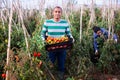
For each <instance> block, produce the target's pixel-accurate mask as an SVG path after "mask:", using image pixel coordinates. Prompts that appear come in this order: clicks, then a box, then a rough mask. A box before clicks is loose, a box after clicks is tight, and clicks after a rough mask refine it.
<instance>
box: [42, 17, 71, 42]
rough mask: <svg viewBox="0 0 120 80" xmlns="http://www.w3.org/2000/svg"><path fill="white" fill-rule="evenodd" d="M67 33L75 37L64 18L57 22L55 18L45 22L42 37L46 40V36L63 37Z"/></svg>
mask: <svg viewBox="0 0 120 80" xmlns="http://www.w3.org/2000/svg"><path fill="white" fill-rule="evenodd" d="M65 34H66V35H69V36H70V37H71V38H73V37H72V35H71V32H70V28H69V24H68V22H67V21H66V20H63V19H61V20H60V21H59V22H55V21H54V20H53V19H50V20H46V21H45V22H44V25H43V27H42V31H41V38H42V39H43V40H45V36H51V37H61V36H63V35H65Z"/></svg>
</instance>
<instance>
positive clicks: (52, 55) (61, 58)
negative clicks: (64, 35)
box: [48, 50, 66, 72]
mask: <svg viewBox="0 0 120 80" xmlns="http://www.w3.org/2000/svg"><path fill="white" fill-rule="evenodd" d="M48 54H49V59H50V61H51V62H52V63H53V64H54V63H55V60H56V59H57V61H58V69H59V71H60V72H64V70H65V59H66V50H61V51H55V52H49V53H48Z"/></svg>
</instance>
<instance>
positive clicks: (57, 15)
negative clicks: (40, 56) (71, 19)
mask: <svg viewBox="0 0 120 80" xmlns="http://www.w3.org/2000/svg"><path fill="white" fill-rule="evenodd" d="M61 16H62V8H61V7H59V6H56V7H55V8H54V9H53V19H50V20H46V21H45V22H44V25H43V28H42V31H41V37H42V39H43V40H45V36H51V37H57V38H58V37H61V36H64V35H69V36H70V37H71V38H73V37H72V35H71V32H70V28H69V24H68V22H67V21H66V20H63V19H61ZM48 54H49V59H50V61H51V62H52V63H53V64H54V63H55V60H56V58H57V61H58V69H59V71H60V74H62V75H63V74H64V71H65V66H64V65H65V59H66V50H61V51H55V52H48ZM61 77H62V76H61Z"/></svg>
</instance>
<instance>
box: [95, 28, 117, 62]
mask: <svg viewBox="0 0 120 80" xmlns="http://www.w3.org/2000/svg"><path fill="white" fill-rule="evenodd" d="M93 31H94V34H93V38H94V43H93V47H94V52H95V55H94V59H95V60H97V59H98V58H99V57H100V54H99V50H98V49H99V46H98V45H99V44H98V43H97V39H98V38H100V37H102V38H103V41H102V43H103V42H104V41H105V40H107V39H108V31H107V30H106V29H104V28H100V27H97V26H94V27H93ZM113 39H114V40H115V42H117V40H118V39H117V36H116V34H114V35H113ZM95 60H93V61H94V62H97V61H95Z"/></svg>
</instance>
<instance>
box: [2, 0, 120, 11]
mask: <svg viewBox="0 0 120 80" xmlns="http://www.w3.org/2000/svg"><path fill="white" fill-rule="evenodd" d="M0 1H2V0H0ZM3 1H4V0H3ZM7 1H8V3H11V1H17V0H7ZM19 1H20V2H21V4H22V6H23V7H24V8H31V9H32V8H37V9H38V8H40V7H41V6H42V4H40V2H41V1H44V0H19ZM62 1H63V3H64V4H66V3H67V1H68V0H45V8H46V7H50V6H56V5H58V6H61V7H62ZM72 1H77V5H80V4H88V5H90V4H91V2H92V0H72ZM94 1H95V3H96V4H97V5H102V4H103V3H105V2H106V3H108V1H109V0H94ZM111 1H112V2H113V1H114V0H111ZM118 3H119V4H120V0H118ZM39 5H41V6H39Z"/></svg>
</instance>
